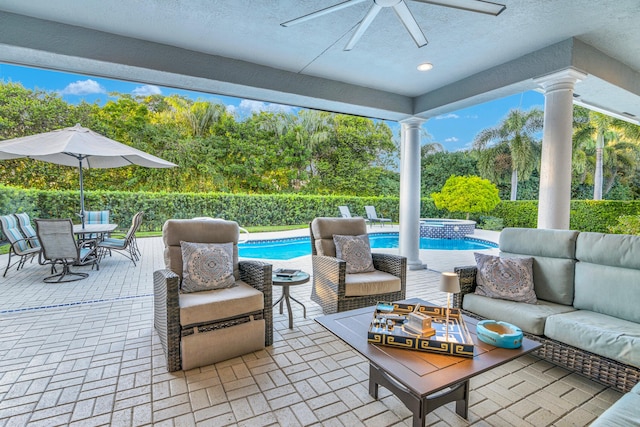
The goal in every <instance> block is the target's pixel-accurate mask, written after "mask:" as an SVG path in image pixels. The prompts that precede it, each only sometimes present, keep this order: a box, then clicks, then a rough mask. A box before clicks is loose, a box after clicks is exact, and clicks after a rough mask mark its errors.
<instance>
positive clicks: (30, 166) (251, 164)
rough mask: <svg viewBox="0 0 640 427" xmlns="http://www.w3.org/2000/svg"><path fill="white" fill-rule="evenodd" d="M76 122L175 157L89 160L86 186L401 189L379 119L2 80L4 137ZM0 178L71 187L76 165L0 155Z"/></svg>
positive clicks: (392, 147)
mask: <svg viewBox="0 0 640 427" xmlns="http://www.w3.org/2000/svg"><path fill="white" fill-rule="evenodd" d="M76 123H79V124H81V125H82V126H84V127H87V128H90V129H92V130H93V131H95V132H98V133H101V134H103V135H105V136H107V137H109V138H112V139H114V140H116V141H119V142H122V143H125V144H127V145H130V146H133V147H135V148H138V149H140V150H143V151H146V152H148V153H151V154H154V155H156V156H159V157H161V158H163V159H166V160H169V161H171V162H173V163H175V164H177V165H178V167H177V168H172V169H147V168H142V167H137V166H132V167H125V168H116V169H89V170H87V171H86V172H85V174H84V179H85V185H86V188H87V189H89V190H131V191H170V192H174V191H177V192H229V193H249V194H269V193H299V194H342V195H361V196H373V195H376V196H377V195H397V193H398V189H399V180H398V173H397V171H394V164H395V163H394V159H396V158H397V146H396V143H395V141H394V138H393V135H392V131H391V129H390V128H389V126H388V125H387V124H385V123H383V122H378V121H373V120H371V119H368V118H363V117H355V116H349V115H342V114H333V113H327V112H321V111H311V110H299V111H298V112H297V113H291V114H286V113H281V112H264V111H263V112H260V113H254V114H252V115H251V116H249V117H247V118H245V119H243V120H239V119H237V118H236V117H235V116H234V115H233V114H231V113H230V112H229V111H228V110H227V108H226V107H225V106H224V105H222V104H217V103H214V102H209V101H205V100H191V99H187V98H184V97H181V96H178V95H172V96H162V95H152V96H147V97H139V96H131V95H126V94H110V100H109V101H107V102H106V103H105V104H104V105H102V106H100V105H98V104H97V103H93V104H89V103H86V102H81V103H80V104H78V105H72V104H69V103H67V102H65V101H64V100H63V99H61V97H60V96H59V95H57V94H56V93H53V92H46V91H41V90H30V89H25V88H24V87H22V86H21V85H20V84H16V83H3V84H0V140H5V139H10V138H16V137H20V136H26V135H33V134H37V133H41V132H47V131H51V130H55V129H59V128H63V127H67V126H73V125H75V124H76ZM0 182H1V183H3V184H5V185H12V186H18V187H26V188H41V189H76V188H77V187H78V173H77V170H75V169H74V168H69V167H64V166H58V165H53V164H49V163H45V162H37V161H33V160H29V159H18V160H6V161H2V162H0Z"/></svg>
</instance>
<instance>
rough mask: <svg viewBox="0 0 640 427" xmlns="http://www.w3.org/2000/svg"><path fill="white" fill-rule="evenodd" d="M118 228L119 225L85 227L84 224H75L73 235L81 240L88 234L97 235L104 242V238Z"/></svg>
mask: <svg viewBox="0 0 640 427" xmlns="http://www.w3.org/2000/svg"><path fill="white" fill-rule="evenodd" d="M116 228H118V224H85V225H84V227H83V226H82V224H74V225H73V234H75V235H77V236H78V238H79V239H83V238H84V236H85V235H87V234H97V235H99V236H100V240H102V236H104V235H105V234H108V233H111V232H112V231H114V230H115V229H116Z"/></svg>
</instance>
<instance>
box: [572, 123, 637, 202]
mask: <svg viewBox="0 0 640 427" xmlns="http://www.w3.org/2000/svg"><path fill="white" fill-rule="evenodd" d="M587 117H588V120H587V121H584V122H582V123H579V124H578V125H577V126H576V128H575V130H574V134H573V140H574V149H578V150H580V149H581V150H587V151H588V149H589V147H595V167H594V174H593V200H602V196H603V184H604V177H605V172H608V173H606V175H608V178H607V185H606V187H605V188H604V189H605V191H604V194H606V193H607V192H608V191H609V190H610V189H611V187H612V186H613V184H614V183H615V178H616V176H618V173H620V172H622V173H624V172H627V173H629V172H630V171H632V170H633V169H634V167H635V163H636V162H635V151H636V150H635V149H634V148H637V147H636V146H635V145H634V144H632V143H631V142H630V141H631V140H635V141H638V140H639V139H640V131H639V130H638V129H639V128H638V126H635V125H632V124H631V123H628V122H624V121H622V120H619V119H615V118H613V117H611V116H607V115H606V114H602V113H598V112H596V111H589V112H588V115H587ZM630 150H631V151H630ZM574 157H576V156H574ZM605 163H606V165H605ZM605 166H606V167H605Z"/></svg>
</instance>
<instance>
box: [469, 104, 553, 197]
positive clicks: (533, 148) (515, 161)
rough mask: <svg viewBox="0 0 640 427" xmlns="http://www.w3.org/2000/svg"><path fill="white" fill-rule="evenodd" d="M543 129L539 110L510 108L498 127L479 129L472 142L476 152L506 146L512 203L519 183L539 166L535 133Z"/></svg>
mask: <svg viewBox="0 0 640 427" xmlns="http://www.w3.org/2000/svg"><path fill="white" fill-rule="evenodd" d="M542 126H543V112H542V110H540V109H538V108H532V109H531V110H529V111H522V110H520V109H513V110H511V111H509V113H508V114H507V116H506V117H505V118H504V119H503V120H502V122H501V123H500V124H499V125H498V126H496V127H494V128H489V129H484V130H482V131H481V132H480V133H479V134H478V135H477V136H476V138H475V140H474V142H473V147H474V149H476V150H485V149H486V148H487V147H488V146H489V145H500V144H506V146H507V147H508V149H509V154H510V156H511V200H516V199H517V195H518V181H521V180H525V179H528V178H529V176H530V175H531V173H532V172H533V171H534V170H535V169H536V168H537V167H538V157H539V143H538V140H537V139H536V138H535V134H536V133H538V132H540V131H541V130H542ZM500 152H501V151H500ZM481 157H482V156H481Z"/></svg>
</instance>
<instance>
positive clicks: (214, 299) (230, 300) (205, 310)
mask: <svg viewBox="0 0 640 427" xmlns="http://www.w3.org/2000/svg"><path fill="white" fill-rule="evenodd" d="M236 285H237V286H234V287H232V288H226V289H216V290H213V291H202V292H193V293H186V294H185V293H182V294H180V324H181V325H182V326H183V327H187V326H189V325H195V324H201V323H208V322H212V321H216V320H222V319H227V318H230V317H235V316H239V315H241V314H245V313H252V312H254V311H259V310H262V309H263V308H264V295H263V294H262V292H260V291H259V290H257V289H255V288H254V287H252V286H249V285H248V284H246V283H245V282H243V281H240V280H238V281H236Z"/></svg>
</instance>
